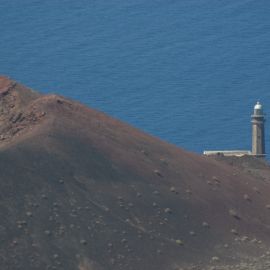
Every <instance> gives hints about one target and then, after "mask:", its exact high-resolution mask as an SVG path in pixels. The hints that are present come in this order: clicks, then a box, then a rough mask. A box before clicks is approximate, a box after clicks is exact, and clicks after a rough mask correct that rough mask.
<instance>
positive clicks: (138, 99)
mask: <svg viewBox="0 0 270 270" xmlns="http://www.w3.org/2000/svg"><path fill="white" fill-rule="evenodd" d="M0 73H1V74H5V75H8V76H10V77H12V78H13V79H15V80H17V81H20V82H22V83H23V84H25V85H27V86H30V87H31V88H34V89H37V90H39V91H41V92H43V93H48V92H55V93H59V94H62V95H65V96H68V97H70V98H72V99H76V100H79V101H81V102H83V103H85V104H87V105H89V106H91V107H93V108H96V109H98V110H101V111H104V112H106V113H108V114H110V115H112V116H114V117H116V118H119V119H121V120H123V121H125V122H128V123H130V124H132V125H134V126H136V127H138V128H140V129H142V130H144V131H146V132H148V133H151V134H153V135H154V136H157V137H160V138H162V139H164V140H166V141H169V142H171V143H173V144H176V145H178V146H180V147H182V148H185V149H188V150H191V151H195V152H198V153H201V152H202V151H203V150H204V149H208V150H209V149H212V150H214V149H250V147H251V123H250V115H251V113H252V110H253V106H254V104H255V103H256V101H257V100H260V101H261V102H262V103H263V105H264V110H265V112H266V114H268V115H270V114H269V113H270V1H269V0H260V1H258V0H163V1H161V0H110V1H108V0H106V1H105V0H76V1H72V0H46V1H44V0H43V1H41V0H23V1H22V0H9V1H7V0H0ZM269 120H270V117H269ZM269 122H270V121H269ZM266 140H267V143H266V147H267V150H268V152H269V153H270V124H268V125H267V126H266Z"/></svg>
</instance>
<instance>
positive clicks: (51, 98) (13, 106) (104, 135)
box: [0, 77, 270, 270]
mask: <svg viewBox="0 0 270 270" xmlns="http://www.w3.org/2000/svg"><path fill="white" fill-rule="evenodd" d="M0 95H1V96H0V121H1V122H0V123H1V124H0V239H1V242H0V243H1V244H0V269H13V270H15V269H20V270H22V269H27V270H31V269H65V270H66V269H68V270H69V269H70V270H73V269H78V270H107V269H112V270H116V269H117V270H121V269H125V270H129V269H130V270H135V269H136V270H138V269H140V270H179V269H185V270H186V269H200V270H202V269H267V266H266V265H267V263H269V261H270V260H269V254H270V252H269V250H270V209H269V208H270V197H269V194H270V184H269V180H270V175H269V166H268V164H267V163H263V162H260V161H259V160H254V159H249V163H250V164H253V163H254V164H260V166H261V167H260V166H257V167H256V170H255V169H254V168H253V167H252V166H250V169H247V166H245V169H243V166H240V165H237V166H234V164H235V163H237V162H238V163H239V162H240V161H238V160H237V161H234V160H233V161H230V162H227V161H226V162H224V161H220V160H214V159H212V158H207V157H203V156H199V155H197V154H193V153H189V152H186V151H184V150H182V149H179V148H177V147H176V146H173V145H170V144H168V143H166V142H163V141H161V140H159V139H157V138H154V137H152V136H150V135H148V134H145V133H143V132H141V131H140V130H137V129H135V128H133V127H131V126H129V125H127V124H125V123H122V122H120V121H118V120H115V119H113V118H111V117H109V116H107V115H105V114H103V113H101V112H98V111H95V110H92V109H90V108H87V107H86V106H83V105H81V104H80V103H77V102H74V101H71V100H69V99H66V98H64V97H61V96H57V95H41V94H39V93H37V92H34V91H32V90H30V89H27V88H25V87H24V86H22V85H20V84H17V83H16V82H14V81H12V80H10V79H8V78H5V77H0ZM179 132H181V131H179ZM245 162H246V161H245ZM245 164H246V163H245ZM248 168H249V167H248ZM260 169H262V170H263V175H259V174H258V172H259V171H260ZM214 267H215V268H214ZM260 267H261V268H260ZM263 267H266V268H263Z"/></svg>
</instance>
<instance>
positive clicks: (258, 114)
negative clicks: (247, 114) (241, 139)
mask: <svg viewBox="0 0 270 270" xmlns="http://www.w3.org/2000/svg"><path fill="white" fill-rule="evenodd" d="M251 123H252V155H254V156H257V157H264V156H265V138H264V123H265V115H264V113H263V107H262V105H261V104H260V102H259V101H258V102H257V104H256V105H255V106H254V113H253V114H252V115H251Z"/></svg>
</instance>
